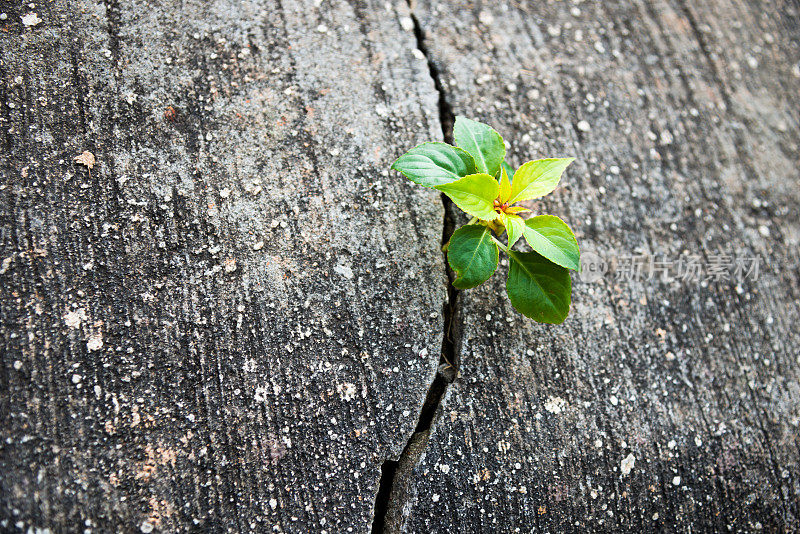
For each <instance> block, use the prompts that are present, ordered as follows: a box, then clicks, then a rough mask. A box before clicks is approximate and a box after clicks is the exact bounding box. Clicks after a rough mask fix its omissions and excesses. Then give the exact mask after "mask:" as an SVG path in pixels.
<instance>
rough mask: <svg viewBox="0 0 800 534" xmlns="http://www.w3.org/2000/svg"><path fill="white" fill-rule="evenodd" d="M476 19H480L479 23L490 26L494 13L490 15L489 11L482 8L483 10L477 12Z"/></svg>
mask: <svg viewBox="0 0 800 534" xmlns="http://www.w3.org/2000/svg"><path fill="white" fill-rule="evenodd" d="M478 20H479V21H481V23H483V24H486V25H487V26H491V25H492V23H493V22H494V15H492V14H491V13H490V12H489V11H486V10H485V9H484V10H483V11H481V12H480V13H478Z"/></svg>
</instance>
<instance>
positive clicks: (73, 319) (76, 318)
mask: <svg viewBox="0 0 800 534" xmlns="http://www.w3.org/2000/svg"><path fill="white" fill-rule="evenodd" d="M86 319H87V317H86V310H84V309H83V308H78V309H77V310H72V311H68V312H67V313H65V314H64V323H65V324H66V325H67V326H68V327H70V328H80V326H81V323H82V322H83V321H85V320H86Z"/></svg>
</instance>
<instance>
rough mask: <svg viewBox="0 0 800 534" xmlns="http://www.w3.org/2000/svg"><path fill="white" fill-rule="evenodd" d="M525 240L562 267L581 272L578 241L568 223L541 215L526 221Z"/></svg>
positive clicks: (551, 216) (550, 216) (554, 217)
mask: <svg viewBox="0 0 800 534" xmlns="http://www.w3.org/2000/svg"><path fill="white" fill-rule="evenodd" d="M524 233H525V240H526V241H527V242H528V244H529V245H530V246H531V248H532V249H533V250H535V251H536V252H538V253H539V254H541V255H542V256H544V257H545V258H547V259H548V260H550V261H552V262H553V263H557V264H559V265H560V266H562V267H566V268H567V269H574V270H576V271H577V270H579V269H580V265H581V253H580V250H579V249H578V241H577V240H576V239H575V234H573V233H572V230H570V228H569V226H567V223H565V222H564V221H562V220H561V219H559V218H558V217H556V216H555V215H539V216H538V217H531V218H530V219H528V220H527V221H525V227H524Z"/></svg>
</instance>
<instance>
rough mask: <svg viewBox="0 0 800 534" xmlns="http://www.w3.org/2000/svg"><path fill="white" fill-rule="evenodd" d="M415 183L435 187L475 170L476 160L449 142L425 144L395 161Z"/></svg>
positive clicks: (397, 168)
mask: <svg viewBox="0 0 800 534" xmlns="http://www.w3.org/2000/svg"><path fill="white" fill-rule="evenodd" d="M392 169H394V170H396V171H400V172H401V173H403V175H404V176H405V177H406V178H408V179H409V180H411V181H412V182H414V183H416V184H419V185H424V186H425V187H434V186H437V185H441V184H447V183H450V182H455V181H456V180H458V179H459V178H461V177H462V176H466V175H468V174H474V173H475V162H474V161H473V160H472V156H470V155H469V154H468V153H467V152H465V151H464V150H461V149H460V148H457V147H454V146H450V145H448V144H446V143H422V144H421V145H418V146H415V147H414V148H412V149H411V150H409V151H408V152H406V153H405V154H403V155H402V156H400V157H399V158H397V161H395V162H394V163H393V164H392Z"/></svg>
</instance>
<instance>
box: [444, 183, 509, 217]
mask: <svg viewBox="0 0 800 534" xmlns="http://www.w3.org/2000/svg"><path fill="white" fill-rule="evenodd" d="M499 187H500V186H499V185H498V184H497V180H495V179H494V178H492V177H491V176H489V175H488V174H469V175H467V176H465V177H463V178H461V179H460V180H456V181H455V182H452V183H449V184H442V185H437V186H434V188H435V189H438V190H439V191H441V192H442V193H444V194H445V195H447V196H448V197H450V199H451V200H452V201H453V202H455V204H456V206H458V207H459V208H460V209H461V210H463V211H465V212H467V213H469V214H470V215H472V216H473V217H477V218H479V219H481V220H484V221H493V220H495V219H496V218H497V213H496V212H495V211H494V199H496V198H497V191H498V189H499Z"/></svg>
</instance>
